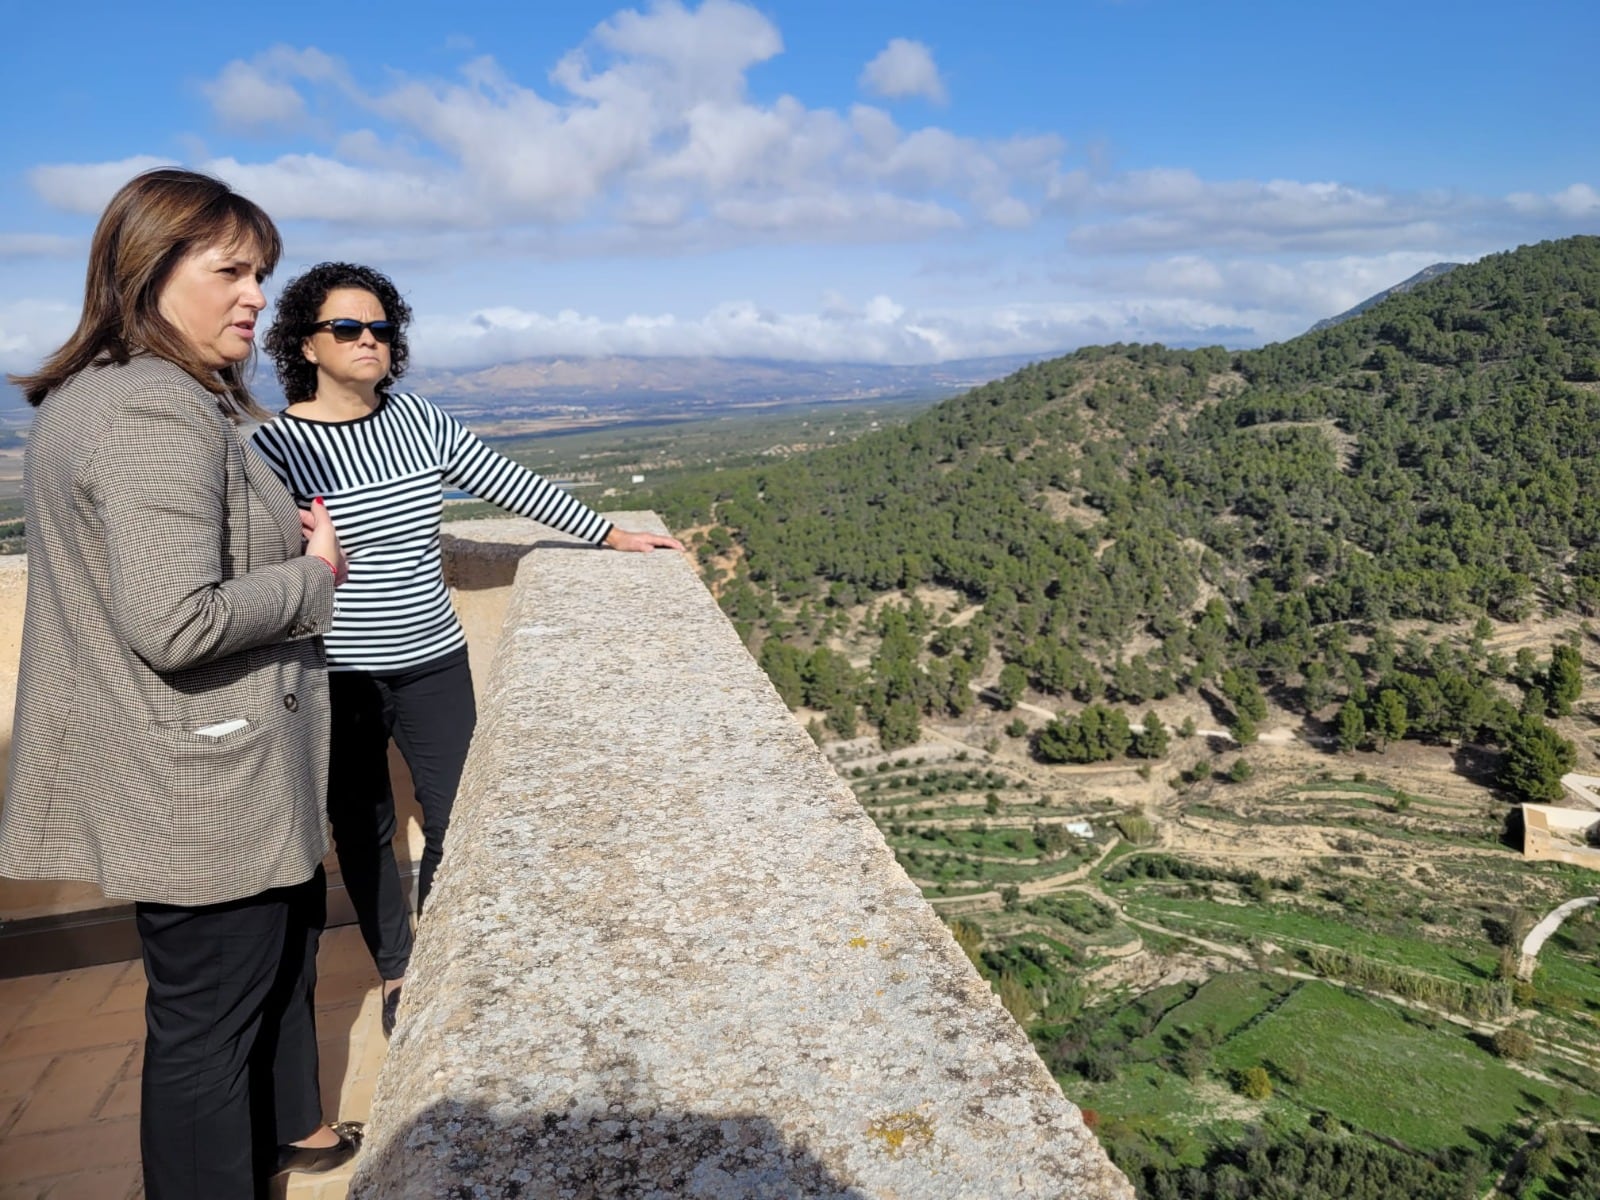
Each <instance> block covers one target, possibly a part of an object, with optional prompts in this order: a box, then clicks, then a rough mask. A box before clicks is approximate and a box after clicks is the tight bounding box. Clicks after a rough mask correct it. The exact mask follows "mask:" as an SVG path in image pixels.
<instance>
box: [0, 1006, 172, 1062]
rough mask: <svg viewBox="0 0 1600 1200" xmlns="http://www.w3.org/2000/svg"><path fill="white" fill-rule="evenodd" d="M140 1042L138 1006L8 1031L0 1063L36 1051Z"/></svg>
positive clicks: (1, 1044) (141, 1029)
mask: <svg viewBox="0 0 1600 1200" xmlns="http://www.w3.org/2000/svg"><path fill="white" fill-rule="evenodd" d="M143 1041H144V1013H143V1012H141V1011H139V1010H138V1009H129V1010H128V1011H126V1012H114V1013H102V1014H100V1015H99V1016H82V1017H76V1018H73V1019H72V1020H68V1021H49V1022H45V1023H42V1024H37V1025H31V1026H29V1027H27V1028H25V1029H13V1030H11V1032H10V1035H9V1036H8V1037H7V1038H6V1039H5V1041H3V1042H0V1063H6V1062H10V1061H12V1060H13V1059H18V1058H27V1057H32V1056H34V1055H38V1054H60V1053H62V1052H63V1051H73V1050H92V1049H94V1048H95V1047H96V1046H115V1045H119V1044H121V1045H130V1046H131V1045H136V1044H140V1043H142V1042H143Z"/></svg>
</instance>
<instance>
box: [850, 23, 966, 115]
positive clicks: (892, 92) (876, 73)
mask: <svg viewBox="0 0 1600 1200" xmlns="http://www.w3.org/2000/svg"><path fill="white" fill-rule="evenodd" d="M860 83H861V86H862V87H863V88H865V89H867V90H868V91H870V92H873V93H874V94H876V95H879V96H888V97H891V98H894V99H899V98H901V97H905V96H921V97H922V98H923V99H925V100H931V101H933V102H934V103H935V104H943V103H945V100H946V95H945V86H944V80H942V79H941V78H940V77H939V68H938V66H937V65H936V64H935V63H934V61H933V51H931V50H929V49H928V47H927V46H926V45H924V44H923V43H922V42H915V41H912V40H911V39H909V38H892V39H890V41H889V44H888V45H887V46H885V47H884V48H883V49H882V50H880V51H879V52H878V55H877V57H876V58H874V59H873V60H872V61H871V62H869V63H868V64H867V65H866V67H865V68H864V69H863V70H862V72H861V79H860Z"/></svg>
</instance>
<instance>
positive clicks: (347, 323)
mask: <svg viewBox="0 0 1600 1200" xmlns="http://www.w3.org/2000/svg"><path fill="white" fill-rule="evenodd" d="M397 328H398V327H397V326H396V325H395V323H394V322H393V321H357V320H356V319H355V318H354V317H335V318H334V319H333V320H331V321H318V322H317V323H316V324H315V325H313V326H311V328H310V329H309V330H308V332H309V333H315V332H316V331H317V330H319V329H326V330H327V331H328V332H329V333H331V334H333V340H334V341H336V342H353V341H355V340H356V339H357V338H358V337H360V336H361V331H362V330H363V329H370V330H372V336H373V337H374V338H375V339H376V340H378V341H379V342H382V343H383V344H384V345H385V346H387V345H388V344H389V343H390V342H392V341H394V335H395V330H396V329H397Z"/></svg>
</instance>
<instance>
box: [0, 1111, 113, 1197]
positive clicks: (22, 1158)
mask: <svg viewBox="0 0 1600 1200" xmlns="http://www.w3.org/2000/svg"><path fill="white" fill-rule="evenodd" d="M138 1161H139V1122H138V1121H137V1120H136V1119H134V1118H128V1119H125V1120H121V1121H97V1122H95V1123H93V1124H88V1125H79V1126H76V1127H75V1128H72V1129H60V1130H54V1131H52V1132H49V1133H25V1134H19V1135H16V1136H13V1137H8V1138H6V1140H5V1142H4V1144H0V1178H3V1179H15V1180H17V1181H18V1182H23V1183H26V1182H30V1181H33V1180H49V1179H52V1178H57V1177H60V1176H64V1175H69V1174H73V1173H76V1172H86V1171H100V1170H109V1169H111V1168H113V1167H121V1166H127V1165H128V1164H130V1163H137V1162H138Z"/></svg>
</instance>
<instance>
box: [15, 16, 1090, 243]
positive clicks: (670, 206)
mask: <svg viewBox="0 0 1600 1200" xmlns="http://www.w3.org/2000/svg"><path fill="white" fill-rule="evenodd" d="M782 50H783V40H782V37H781V36H780V34H779V32H778V29H777V27H776V26H775V25H774V24H773V23H772V21H771V20H770V19H769V18H767V17H766V16H764V15H763V14H762V13H760V12H759V11H757V10H756V9H755V8H754V7H752V6H750V5H747V4H743V3H738V2H736V0H705V2H704V3H702V4H701V5H700V6H699V7H697V8H692V9H691V8H688V7H686V6H685V5H684V4H682V3H679V2H678V0H659V2H657V3H654V4H652V5H650V6H649V7H647V8H645V9H644V10H642V11H637V10H627V11H624V12H620V13H618V14H616V15H615V16H613V17H611V18H610V19H608V20H606V21H604V22H602V23H600V24H599V25H597V26H596V27H595V28H594V30H593V31H592V32H591V34H590V36H589V37H588V39H586V41H585V42H584V44H583V45H582V46H580V47H579V48H577V49H575V50H573V51H571V52H570V53H568V54H567V55H565V56H564V57H563V58H562V59H561V60H560V61H559V62H558V63H557V64H556V66H555V68H554V69H553V70H552V71H551V73H550V77H549V84H550V86H549V87H547V88H545V89H544V90H541V89H540V88H538V87H536V86H533V85H531V84H528V83H525V82H523V81H521V80H518V79H516V78H514V77H512V76H511V75H510V74H508V73H507V71H506V70H505V69H504V68H503V67H502V66H501V65H500V64H499V63H498V62H497V61H496V60H495V59H493V58H490V57H487V56H480V57H478V58H475V59H473V60H471V61H470V62H467V63H465V64H464V65H463V66H462V67H461V69H460V72H459V75H458V76H457V78H456V79H454V80H450V81H440V80H431V79H421V78H416V77H408V76H406V75H405V74H403V73H399V72H390V73H388V74H387V75H386V76H384V82H383V83H382V84H381V85H379V86H376V87H367V86H363V85H360V84H358V83H357V82H356V81H355V79H354V77H353V76H352V74H351V73H350V71H349V70H348V69H347V68H346V67H345V65H344V64H343V63H341V62H339V61H338V60H336V59H333V58H331V57H330V56H328V55H327V54H325V53H323V52H322V51H320V50H318V49H316V48H314V47H305V48H295V47H290V46H281V45H280V46H274V47H273V48H271V49H270V50H268V51H266V52H264V53H263V54H260V55H257V56H255V57H254V58H251V59H249V60H243V59H241V60H235V61H233V62H230V63H228V64H226V65H225V66H224V67H223V68H222V70H221V71H220V72H219V74H218V75H217V76H216V77H215V78H214V79H212V80H211V81H209V82H208V83H206V84H204V85H203V91H204V92H205V94H206V95H207V96H208V97H209V98H210V100H211V103H212V106H213V110H214V112H215V114H216V116H217V117H218V119H219V120H220V121H221V122H223V124H225V125H228V126H230V127H234V128H238V127H241V126H252V127H255V128H261V129H264V128H266V127H268V126H276V127H290V126H292V127H295V129H296V130H297V132H298V134H299V135H300V137H301V138H302V139H303V141H304V142H305V143H306V144H304V145H302V146H300V147H297V148H296V151H295V152H294V153H290V154H284V155H282V156H279V157H277V158H273V159H270V160H266V161H260V160H256V161H251V160H248V159H246V158H244V157H242V156H239V155H237V154H235V155H232V156H229V157H222V158H216V159H211V158H210V156H209V155H208V154H206V153H204V152H203V150H201V149H200V148H199V147H198V146H196V147H195V148H194V154H195V157H196V159H197V161H198V165H199V166H200V167H201V168H202V169H208V170H214V171H216V172H218V173H220V174H222V175H223V176H224V177H225V178H227V179H228V180H229V181H230V182H233V183H235V184H236V185H237V186H239V187H240V189H241V190H243V191H244V192H245V193H246V194H247V195H250V196H251V197H252V199H256V200H258V201H259V202H261V203H262V204H263V205H264V206H265V207H266V208H267V209H268V210H269V211H270V212H272V213H273V215H274V216H275V217H278V218H281V219H284V220H306V221H316V222H325V223H329V224H332V225H349V226H351V227H355V228H359V229H362V230H365V229H370V228H371V227H372V226H374V225H379V226H387V227H390V228H394V229H399V228H405V229H407V230H408V231H410V232H415V231H418V230H422V229H430V230H433V229H438V228H441V227H443V228H449V229H452V230H470V229H487V228H511V229H516V228H543V229H547V230H554V229H558V228H563V227H565V228H569V229H570V228H573V227H579V226H582V227H588V228H604V227H608V226H609V227H611V228H614V229H615V228H631V229H632V230H634V231H635V232H636V233H638V234H640V235H641V236H642V234H643V231H646V230H653V231H655V236H656V237H657V238H658V239H661V244H662V245H663V246H666V245H667V243H668V242H669V241H674V240H676V241H680V242H681V241H682V240H683V239H685V238H693V239H695V240H697V241H699V242H702V243H705V242H707V241H709V240H712V239H715V238H716V236H717V235H718V233H719V231H720V233H721V235H722V237H723V240H724V242H725V243H728V244H736V243H737V242H739V241H741V240H744V239H748V238H749V237H750V236H752V235H753V234H755V233H756V232H758V231H763V230H765V231H767V232H768V233H770V234H772V235H775V236H781V237H782V238H784V239H785V240H788V239H792V238H795V237H806V236H810V237H814V238H817V239H821V240H839V239H844V240H859V239H861V238H863V237H867V236H873V235H874V234H875V233H876V232H877V231H881V230H882V229H883V228H884V227H885V222H886V221H898V220H903V221H904V222H905V224H904V228H903V231H902V233H898V234H896V236H897V237H898V236H903V233H904V232H912V233H914V232H916V231H918V230H922V231H927V230H940V229H949V228H956V227H962V226H966V225H974V226H981V225H983V224H985V223H988V224H993V225H997V226H1000V227H1003V228H1017V227H1020V226H1022V225H1025V224H1027V223H1029V222H1031V221H1032V220H1033V219H1034V215H1035V213H1036V210H1037V208H1038V205H1039V203H1040V202H1042V200H1043V188H1044V185H1045V183H1046V182H1047V180H1048V179H1049V178H1050V177H1052V176H1054V175H1056V174H1058V173H1059V165H1058V159H1059V155H1060V153H1061V150H1062V143H1061V142H1060V139H1058V138H1055V137H1052V136H1048V135H1046V136H1042V137H1029V138H1016V139H1003V140H1000V141H996V142H993V143H990V142H986V141H982V140H978V139H973V138H969V137H962V136H958V135H956V134H953V133H951V132H949V131H948V130H944V129H940V128H937V127H929V128H924V129H917V130H913V131H909V132H906V131H901V130H900V129H898V128H897V127H896V126H895V123H894V121H893V120H892V119H891V118H890V117H889V116H888V114H886V113H884V112H883V111H881V110H879V109H874V108H871V107H868V106H856V107H855V108H853V109H852V110H851V111H850V112H849V114H848V115H842V114H841V113H839V112H838V111H836V110H833V109H829V108H813V107H810V106H808V105H806V104H804V103H803V102H802V101H800V100H798V99H796V98H795V97H793V96H779V97H777V98H776V99H774V100H771V101H770V102H757V101H755V100H753V99H752V98H751V97H750V96H749V95H748V89H747V84H746V78H747V75H748V72H749V71H750V70H751V69H752V68H754V67H756V66H757V65H759V64H760V63H762V62H765V61H767V60H768V59H770V58H772V57H773V56H775V55H777V54H779V53H781V52H782ZM885 55H886V56H887V57H885V56H880V60H879V65H880V66H881V67H882V70H881V71H880V72H879V74H880V75H881V76H882V79H883V81H885V86H886V87H890V88H891V90H892V89H893V88H904V87H912V86H915V87H924V88H926V87H932V86H934V85H936V84H937V82H938V81H937V71H936V70H934V69H933V68H932V59H931V57H929V56H928V55H927V53H926V48H925V47H919V46H918V45H917V44H916V43H911V42H906V41H904V40H898V39H897V41H896V42H894V43H892V44H891V47H890V50H889V51H886V52H885ZM919 63H920V64H923V65H922V66H920V67H919V66H918V65H917V64H919ZM896 64H898V65H896ZM891 68H893V70H891ZM930 71H931V72H932V73H931V74H929V72H930ZM919 72H920V74H919ZM919 79H920V82H917V81H918V80H919ZM896 81H898V82H896ZM329 114H338V116H339V117H340V118H344V119H346V120H345V121H344V124H345V126H346V127H344V128H334V127H333V126H332V124H331V122H332V117H331V116H330V115H329ZM352 114H353V115H355V117H356V118H357V120H356V121H355V122H350V121H348V120H347V118H348V117H349V116H350V115H352ZM135 166H136V163H135V161H134V160H127V161H125V162H124V163H120V164H83V165H78V166H72V165H62V166H59V167H50V168H41V169H40V171H39V172H36V175H35V188H36V190H37V191H38V192H39V194H40V195H41V196H42V197H43V198H44V199H45V200H46V201H47V202H49V203H52V204H56V205H57V206H58V207H66V208H71V209H72V210H73V211H80V212H87V211H95V210H97V209H98V207H99V206H100V204H102V203H103V201H104V198H105V197H107V196H109V195H110V192H111V190H113V189H114V187H115V185H116V184H118V183H121V182H122V181H123V180H125V179H126V178H127V177H128V176H129V175H131V174H132V173H133V171H134V169H135ZM111 180H114V182H110V181H111ZM808 220H810V221H813V222H814V223H812V224H810V225H808V224H807V222H808Z"/></svg>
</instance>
